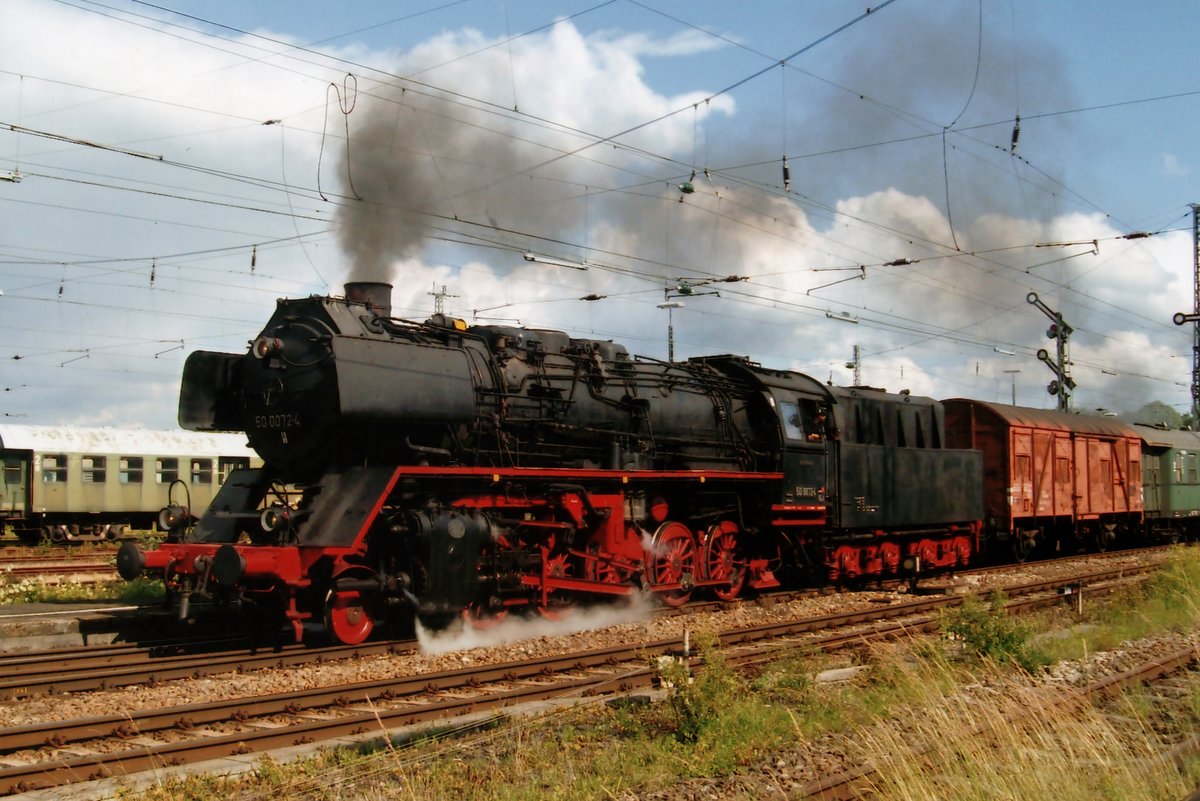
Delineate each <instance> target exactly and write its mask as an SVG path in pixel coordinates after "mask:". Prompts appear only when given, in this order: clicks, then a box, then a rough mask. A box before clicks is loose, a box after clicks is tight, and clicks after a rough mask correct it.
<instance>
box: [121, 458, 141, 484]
mask: <svg viewBox="0 0 1200 801" xmlns="http://www.w3.org/2000/svg"><path fill="white" fill-rule="evenodd" d="M121 483H122V484H141V483H142V457H140V456H123V457H121Z"/></svg>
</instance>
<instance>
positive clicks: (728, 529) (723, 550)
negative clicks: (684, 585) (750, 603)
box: [704, 520, 746, 601]
mask: <svg viewBox="0 0 1200 801" xmlns="http://www.w3.org/2000/svg"><path fill="white" fill-rule="evenodd" d="M704 576H705V578H707V579H708V580H710V581H723V582H728V583H727V584H719V585H717V586H715V587H713V594H714V595H716V596H717V598H719V599H720V600H722V601H732V600H733V599H734V598H736V597H737V596H738V593H740V592H741V591H742V587H743V586H745V584H746V559H745V556H744V555H743V553H742V546H741V542H740V541H739V539H738V527H737V524H736V523H734V522H733V521H732V520H722V521H721V522H720V523H717V524H716V525H714V526H713V527H712V528H710V529H709V530H708V536H707V537H705V539H704Z"/></svg>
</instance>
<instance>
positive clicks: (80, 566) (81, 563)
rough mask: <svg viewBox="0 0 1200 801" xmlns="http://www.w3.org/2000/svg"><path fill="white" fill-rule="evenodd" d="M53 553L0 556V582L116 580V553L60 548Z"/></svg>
mask: <svg viewBox="0 0 1200 801" xmlns="http://www.w3.org/2000/svg"><path fill="white" fill-rule="evenodd" d="M59 550H60V551H62V553H55V554H49V553H46V554H41V553H35V554H17V555H8V554H3V555H2V556H0V580H7V581H19V580H21V579H24V578H39V577H40V578H46V579H62V578H66V577H72V576H73V577H76V578H77V579H87V580H91V581H97V580H103V579H105V578H108V577H111V578H114V579H115V578H116V577H117V576H116V554H115V552H113V553H111V554H106V553H101V552H89V553H72V552H70V551H67V550H65V549H59Z"/></svg>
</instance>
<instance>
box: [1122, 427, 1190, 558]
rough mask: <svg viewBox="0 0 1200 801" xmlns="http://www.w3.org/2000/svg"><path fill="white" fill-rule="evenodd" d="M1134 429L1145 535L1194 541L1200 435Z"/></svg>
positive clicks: (1166, 430)
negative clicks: (1138, 449)
mask: <svg viewBox="0 0 1200 801" xmlns="http://www.w3.org/2000/svg"><path fill="white" fill-rule="evenodd" d="M1134 428H1136V429H1137V431H1138V433H1139V434H1140V435H1141V437H1142V452H1143V454H1144V455H1143V462H1142V469H1143V472H1144V478H1145V482H1144V484H1145V504H1146V530H1147V533H1148V534H1151V535H1156V536H1158V537H1161V538H1163V539H1167V540H1170V541H1175V540H1179V539H1181V538H1187V539H1194V538H1195V537H1196V535H1197V534H1198V533H1200V432H1197V431H1173V430H1168V429H1164V428H1159V427H1157V426H1146V425H1138V426H1134Z"/></svg>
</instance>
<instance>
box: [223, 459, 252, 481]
mask: <svg viewBox="0 0 1200 801" xmlns="http://www.w3.org/2000/svg"><path fill="white" fill-rule="evenodd" d="M248 467H250V460H249V459H243V458H241V457H238V456H222V457H221V458H220V459H219V460H217V470H218V476H217V482H218V483H220V484H224V483H225V479H227V478H229V474H230V473H232V472H233V471H234V470H245V469H246V468H248Z"/></svg>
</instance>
